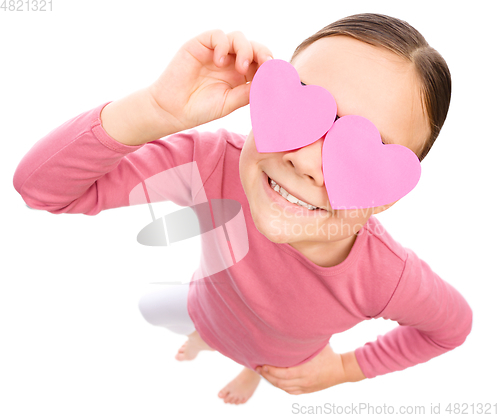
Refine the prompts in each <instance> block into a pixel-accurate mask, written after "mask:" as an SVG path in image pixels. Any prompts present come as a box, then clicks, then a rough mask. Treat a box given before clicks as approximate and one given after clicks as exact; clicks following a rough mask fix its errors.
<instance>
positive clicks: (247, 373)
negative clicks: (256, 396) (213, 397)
mask: <svg viewBox="0 0 500 418" xmlns="http://www.w3.org/2000/svg"><path fill="white" fill-rule="evenodd" d="M260 377H261V376H260V374H258V373H257V372H255V371H253V370H252V369H248V368H247V367H245V368H244V369H243V371H242V372H241V373H240V374H239V375H238V376H236V377H235V378H234V379H233V380H231V381H230V382H229V383H228V384H227V385H226V386H225V387H224V389H222V390H221V391H220V392H219V395H218V396H219V398H222V399H224V403H232V404H235V405H239V404H242V403H245V402H246V401H248V400H249V399H250V397H251V396H252V395H253V393H254V392H255V389H257V386H258V385H259V382H260Z"/></svg>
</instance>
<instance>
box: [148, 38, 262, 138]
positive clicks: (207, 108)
mask: <svg viewBox="0 0 500 418" xmlns="http://www.w3.org/2000/svg"><path fill="white" fill-rule="evenodd" d="M270 58H272V54H271V51H270V50H269V49H267V48H266V47H265V46H263V45H260V44H258V43H256V42H253V41H248V40H247V39H246V38H245V36H244V35H243V34H242V33H241V32H231V33H229V34H227V35H226V34H225V33H224V32H222V31H221V30H211V31H207V32H204V33H202V34H201V35H199V36H197V37H195V38H194V39H191V40H190V41H188V42H186V43H185V44H184V45H183V46H182V47H181V49H180V50H179V51H178V52H177V54H176V55H175V56H174V58H173V59H172V61H171V62H170V64H169V65H168V67H167V68H166V69H165V71H164V72H163V73H162V74H161V76H160V77H159V78H158V80H156V81H155V82H154V83H153V84H152V85H151V86H149V88H148V90H149V91H150V93H151V96H152V98H153V101H154V102H156V104H157V105H158V108H157V110H158V114H159V115H160V116H161V117H162V118H163V119H164V120H165V126H168V127H169V130H170V131H173V132H170V133H174V132H179V131H182V130H185V129H189V128H194V127H195V126H198V125H201V124H203V123H206V122H210V121H212V120H214V119H218V118H221V117H223V116H226V115H227V114H229V113H231V112H232V111H234V110H236V109H238V108H239V107H242V106H245V105H247V104H248V102H249V93H250V83H249V84H246V83H247V82H249V81H251V80H252V79H253V76H254V75H255V73H256V71H257V69H258V67H259V66H260V65H261V64H263V63H264V62H265V61H267V60H268V59H270Z"/></svg>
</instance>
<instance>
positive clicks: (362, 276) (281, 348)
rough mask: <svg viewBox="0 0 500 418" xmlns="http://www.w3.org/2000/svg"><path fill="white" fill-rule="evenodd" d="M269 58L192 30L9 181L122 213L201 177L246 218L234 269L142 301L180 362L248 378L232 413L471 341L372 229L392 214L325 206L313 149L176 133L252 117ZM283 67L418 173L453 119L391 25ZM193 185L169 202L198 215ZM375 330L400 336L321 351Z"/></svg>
mask: <svg viewBox="0 0 500 418" xmlns="http://www.w3.org/2000/svg"><path fill="white" fill-rule="evenodd" d="M271 58H272V54H271V52H270V51H269V50H268V49H267V48H266V47H264V46H262V45H260V44H258V43H256V42H252V41H248V40H246V38H245V37H244V35H243V34H242V33H240V32H234V33H230V34H227V35H226V34H224V33H223V32H222V31H220V30H213V31H208V32H205V33H202V34H201V35H199V36H198V37H196V38H194V39H192V40H190V41H188V42H186V43H185V44H184V45H183V46H182V48H181V49H180V50H179V51H178V53H177V54H176V55H175V56H174V58H173V60H172V62H171V63H170V64H169V66H168V67H167V68H166V70H165V71H164V72H163V73H162V74H161V76H160V77H159V78H158V80H156V81H155V82H154V83H153V84H152V85H150V86H148V87H147V88H144V89H141V90H139V91H136V92H134V93H132V94H130V95H129V96H127V97H125V98H123V99H121V100H117V101H114V102H107V103H104V104H101V105H99V106H97V107H95V108H94V109H91V110H88V111H86V112H84V113H82V114H80V115H78V116H76V117H75V118H73V119H71V120H69V121H67V122H66V123H64V124H63V125H61V126H60V127H58V128H56V129H55V130H53V131H52V132H50V133H49V134H48V135H46V136H45V137H44V138H42V139H41V140H39V141H38V142H37V143H36V144H35V145H34V146H33V148H32V149H31V150H30V151H29V152H28V153H27V154H26V156H25V157H24V158H23V160H22V161H21V162H20V164H19V166H18V168H17V170H16V173H15V175H14V187H15V188H16V190H17V191H18V192H19V193H20V194H21V196H22V198H23V199H24V201H25V202H26V204H27V205H28V206H29V207H31V208H35V209H40V210H46V211H49V212H51V213H55V214H59V213H84V214H87V215H96V214H98V213H99V212H101V211H102V210H106V209H110V208H116V207H121V206H128V205H130V204H131V203H130V200H129V198H130V192H131V191H132V190H133V189H134V187H136V186H137V185H141V184H142V186H144V190H147V184H146V180H147V179H149V178H151V177H152V176H154V175H155V174H158V173H161V172H164V171H165V170H168V169H172V168H175V167H179V166H182V165H184V164H188V163H193V162H195V163H196V166H197V169H198V172H199V180H200V181H201V184H202V187H203V190H204V193H206V198H207V199H208V200H210V199H232V200H234V201H237V202H239V203H240V204H241V207H242V211H243V214H244V222H245V226H246V229H247V231H246V233H247V236H248V253H247V254H246V255H245V256H244V257H243V259H241V260H240V261H238V262H237V263H235V264H233V265H231V266H229V267H228V268H227V269H225V270H222V271H219V272H217V273H213V274H210V275H206V276H203V275H202V274H199V273H200V272H199V270H198V271H197V272H196V273H195V275H194V276H193V280H192V281H191V282H190V284H189V286H188V285H178V286H165V289H164V290H162V291H159V292H155V293H153V294H148V295H145V296H144V297H143V298H142V299H141V301H140V303H139V307H140V310H141V313H142V314H143V316H144V317H145V319H146V320H147V321H149V322H150V323H152V324H154V325H158V326H163V327H166V328H168V329H170V330H171V331H173V332H177V333H182V334H186V335H189V338H188V340H187V342H186V344H184V345H183V346H182V347H181V348H180V349H179V352H178V353H177V355H176V358H177V359H178V360H191V359H193V358H194V357H195V356H196V355H197V353H198V352H199V351H200V350H203V349H206V350H217V351H219V352H220V353H222V354H224V355H225V356H227V357H229V358H231V359H233V360H234V361H236V362H238V363H240V364H242V365H244V366H245V368H244V370H243V371H242V372H241V373H240V375H239V376H238V377H236V378H235V379H234V380H233V381H232V382H230V383H229V384H228V385H227V386H226V387H225V388H224V389H223V390H221V392H220V393H219V397H221V398H222V399H224V402H229V403H235V404H237V403H244V402H246V401H247V400H248V398H249V397H250V396H251V395H252V393H253V392H254V391H255V388H256V387H257V385H258V382H259V380H260V377H261V375H262V376H264V377H265V378H266V379H267V380H268V381H269V382H271V383H272V384H273V385H275V386H276V387H279V388H281V389H283V390H285V391H286V392H288V393H290V394H300V393H308V392H313V391H317V390H321V389H325V388H327V387H331V386H333V385H336V384H340V383H344V382H355V381H359V380H361V379H364V378H373V377H375V376H378V375H382V374H386V373H389V372H393V371H397V370H403V369H405V368H408V367H410V366H413V365H416V364H418V363H422V362H425V361H428V360H429V359H431V358H433V357H436V356H438V355H440V354H442V353H445V352H447V351H449V350H452V349H453V348H455V347H457V346H459V345H461V344H462V343H463V342H464V341H465V339H466V337H467V335H468V334H469V332H470V330H471V326H472V311H471V309H470V307H469V305H468V304H467V302H466V301H465V299H464V298H463V297H462V296H461V295H460V294H459V293H458V292H457V291H456V290H455V289H454V288H453V287H452V286H450V285H449V284H448V283H447V282H445V281H444V280H442V279H441V278H440V277H438V276H437V275H436V274H435V273H434V272H433V271H432V270H431V268H430V267H429V266H428V265H427V264H426V263H425V262H424V261H423V260H421V259H419V258H418V256H417V255H416V254H415V253H414V252H413V251H411V250H410V249H407V248H404V247H403V246H402V245H400V244H399V243H398V242H396V241H395V240H394V239H392V237H391V236H390V235H389V233H388V232H387V231H386V230H385V229H384V228H383V226H382V225H381V224H380V222H379V221H378V220H377V219H376V218H375V217H374V216H372V215H374V214H377V213H380V212H382V211H384V210H386V209H388V208H389V207H390V206H392V205H393V204H394V203H395V202H392V203H390V204H387V205H384V206H378V207H373V208H368V209H366V208H365V209H349V210H347V209H346V210H341V209H332V207H331V205H330V204H329V199H328V194H327V190H326V188H325V183H324V178H323V175H324V173H323V167H322V145H323V142H324V137H323V138H318V140H317V141H315V142H313V143H311V144H310V145H307V146H303V147H301V148H297V149H294V150H291V151H283V152H266V153H259V152H258V151H257V148H256V145H255V140H254V136H253V132H252V131H251V132H250V133H249V134H248V136H244V135H239V134H235V133H231V132H228V131H226V130H223V129H220V130H218V131H217V132H216V133H211V132H198V131H196V130H189V131H187V130H188V129H190V128H194V127H196V126H198V125H201V124H203V123H206V122H209V121H211V120H214V119H217V118H221V117H223V116H225V115H228V114H229V113H231V112H232V111H234V110H235V109H237V108H239V107H242V106H245V105H246V104H248V103H249V92H250V87H251V83H249V82H250V81H251V80H252V79H253V77H254V75H255V73H256V71H257V69H258V68H259V67H260V65H262V64H263V63H264V62H266V61H267V60H269V59H271ZM291 64H292V65H293V66H294V68H295V69H296V70H297V72H298V74H299V76H300V80H301V81H302V83H303V84H305V85H308V84H312V85H317V86H321V87H323V88H324V89H326V90H328V91H329V92H330V93H331V94H332V95H333V97H334V98H335V100H336V103H337V118H339V119H340V120H341V118H342V117H343V116H345V115H359V116H362V117H365V118H367V119H369V120H370V121H371V122H372V123H373V124H374V125H375V126H376V127H377V129H378V131H379V132H380V134H381V138H382V141H383V142H384V143H386V144H399V145H402V146H404V147H406V148H408V149H409V150H411V151H412V152H413V153H415V155H416V156H417V157H418V159H419V160H420V161H422V160H423V158H424V157H425V156H426V154H427V153H428V152H429V150H430V148H431V146H432V144H433V142H434V140H435V139H436V137H437V136H438V133H439V131H440V129H441V127H442V125H443V123H444V120H445V118H446V114H447V111H448V106H449V101H450V94H451V81H450V75H449V72H448V68H447V66H446V63H445V62H444V60H443V59H442V57H441V56H440V55H439V54H438V53H437V52H436V51H435V50H434V49H432V48H431V47H429V45H428V44H427V42H426V41H425V39H424V38H423V37H422V35H421V34H420V33H419V32H417V31H416V30H415V29H414V28H413V27H411V26H410V25H408V24H407V23H406V22H403V21H400V20H398V19H395V18H392V17H388V16H383V15H376V14H361V15H355V16H350V17H347V18H344V19H341V20H339V21H337V22H335V23H333V24H331V25H329V26H327V27H325V28H323V29H322V30H320V31H319V32H318V33H316V34H315V35H313V36H311V37H310V38H308V39H306V40H305V41H304V42H303V43H302V44H301V45H299V46H298V48H297V49H296V50H295V53H294V54H293V56H292V59H291ZM181 131H182V132H181ZM163 137H167V138H163ZM160 138H163V139H160ZM194 182H195V179H194V177H193V179H192V182H191V184H188V185H187V191H188V193H186V192H185V191H184V192H178V191H177V190H176V187H177V186H175V185H174V184H172V185H170V189H171V193H170V194H169V195H168V196H166V198H168V200H172V201H173V202H175V203H177V204H179V205H182V206H192V205H193V204H194V202H195V200H196V199H197V196H198V195H197V193H198V192H199V188H195V187H194ZM150 192H151V191H150ZM290 195H292V196H294V197H295V198H297V199H300V200H302V201H303V202H305V203H306V204H309V205H312V206H315V207H318V208H321V209H320V210H314V211H313V210H310V208H309V209H308V208H307V207H300V209H298V208H299V206H298V205H297V204H296V203H291V201H290V200H291V199H287V198H285V196H290ZM164 200H166V199H164ZM292 201H294V200H292ZM295 202H296V200H295ZM292 213H293V214H295V215H296V214H297V213H300V214H301V215H302V216H291V214H292ZM320 214H322V216H320ZM188 291H189V292H188ZM371 318H385V319H391V320H393V321H397V322H398V323H399V325H400V326H399V327H396V328H395V329H393V330H392V331H390V332H388V333H387V334H386V335H384V336H381V337H379V338H378V339H377V340H376V341H375V342H369V343H367V344H365V345H364V346H363V347H359V348H357V349H356V350H355V351H353V352H350V353H344V354H336V353H334V352H333V351H332V350H331V348H330V346H329V340H330V338H331V336H332V335H333V334H335V333H339V332H342V331H345V330H347V329H349V328H352V327H353V326H354V325H356V324H357V323H359V322H361V321H363V320H367V319H371ZM264 366H266V367H267V370H269V369H270V371H266V367H264Z"/></svg>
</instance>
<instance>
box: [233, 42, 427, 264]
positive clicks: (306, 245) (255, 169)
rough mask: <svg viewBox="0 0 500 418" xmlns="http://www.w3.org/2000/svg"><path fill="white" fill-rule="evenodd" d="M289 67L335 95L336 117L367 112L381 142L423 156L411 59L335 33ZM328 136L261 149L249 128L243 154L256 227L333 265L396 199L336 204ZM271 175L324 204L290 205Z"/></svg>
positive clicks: (421, 114)
mask: <svg viewBox="0 0 500 418" xmlns="http://www.w3.org/2000/svg"><path fill="white" fill-rule="evenodd" d="M292 65H293V66H294V67H295V69H296V70H297V72H298V74H299V76H300V79H301V81H302V82H303V83H305V84H314V85H319V86H322V87H324V88H325V89H327V90H328V91H329V92H330V93H331V94H332V95H333V97H334V98H335V100H336V102H337V107H338V110H337V114H338V116H339V117H342V116H344V115H359V116H363V117H365V118H367V119H369V120H370V121H371V122H372V123H374V124H375V126H376V127H377V128H378V130H379V132H380V134H381V137H382V141H383V142H384V143H386V144H399V145H403V146H406V147H408V148H409V149H411V150H412V151H413V152H415V154H417V155H418V154H419V152H420V150H421V149H422V148H423V145H424V143H425V140H426V138H428V136H429V135H430V127H429V122H428V120H427V116H426V113H425V110H424V107H423V105H422V101H421V96H420V82H419V80H418V79H417V75H416V72H415V70H414V68H413V66H412V64H411V63H409V62H408V61H406V60H404V59H403V58H400V57H399V56H397V55H396V54H394V53H393V52H391V51H389V50H387V49H385V48H380V47H374V46H372V45H369V44H366V43H364V42H361V41H358V40H356V39H354V38H351V37H348V36H331V37H327V38H322V39H319V40H318V41H316V42H314V43H312V44H311V45H309V46H308V47H307V48H306V49H305V50H303V51H302V52H300V54H299V55H298V56H297V57H296V58H295V60H294V61H293V62H292ZM323 140H324V138H321V139H319V140H318V141H316V142H314V143H312V144H310V145H308V146H306V147H303V148H300V149H297V150H292V151H285V152H275V153H259V152H257V149H256V147H255V140H254V137H253V132H252V131H250V134H249V135H248V137H247V140H246V141H245V144H244V146H243V149H242V152H241V157H240V178H241V182H242V185H243V189H244V191H245V194H246V196H247V198H248V202H249V204H250V210H251V213H252V217H253V220H254V223H255V225H256V227H257V229H258V230H259V231H260V232H261V233H262V234H263V235H265V236H266V237H267V238H268V239H269V240H271V241H272V242H276V243H289V244H290V245H291V246H292V247H294V248H296V249H297V250H298V251H300V252H302V253H303V254H304V255H306V256H307V257H308V258H310V259H311V260H312V261H313V262H315V263H316V264H319V265H323V266H325V267H328V266H331V265H336V264H338V263H340V262H341V261H343V260H344V259H345V257H347V255H348V254H349V251H350V249H351V247H352V245H353V244H354V241H355V239H356V233H357V232H358V231H359V230H360V229H361V228H362V227H363V225H364V224H365V223H366V221H367V220H368V219H369V217H370V216H371V215H372V214H375V213H379V212H382V211H383V210H386V209H387V208H389V207H390V206H392V205H393V204H394V203H395V202H393V203H391V204H389V205H385V206H380V207H377V208H369V209H353V210H333V209H331V206H330V204H329V201H328V195H327V192H326V188H325V184H324V181H323V172H322V156H321V152H322V146H323ZM269 178H271V179H272V180H274V181H275V182H276V183H277V184H279V185H280V186H282V187H283V188H284V189H285V190H286V191H287V192H289V193H290V194H292V195H293V196H295V197H296V198H298V199H300V200H302V201H304V202H306V203H309V204H311V205H313V206H317V207H321V208H323V209H322V210H309V209H307V208H303V207H301V206H298V205H296V204H293V203H289V202H288V201H287V200H286V199H285V198H283V197H281V196H280V194H278V193H277V192H276V191H274V190H272V189H271V187H270V185H269V183H268V180H269Z"/></svg>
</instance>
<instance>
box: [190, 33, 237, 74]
mask: <svg viewBox="0 0 500 418" xmlns="http://www.w3.org/2000/svg"><path fill="white" fill-rule="evenodd" d="M196 39H197V40H198V42H200V43H201V44H202V45H203V46H204V47H206V48H208V49H212V50H213V52H214V53H213V61H214V64H215V65H216V66H217V67H222V66H223V65H224V59H225V57H226V55H227V54H228V52H229V39H228V37H227V36H226V34H225V33H224V32H222V31H221V30H220V29H215V30H209V31H207V32H203V33H202V34H200V35H198V36H197V37H196Z"/></svg>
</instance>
